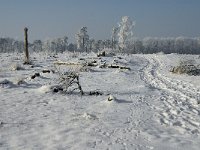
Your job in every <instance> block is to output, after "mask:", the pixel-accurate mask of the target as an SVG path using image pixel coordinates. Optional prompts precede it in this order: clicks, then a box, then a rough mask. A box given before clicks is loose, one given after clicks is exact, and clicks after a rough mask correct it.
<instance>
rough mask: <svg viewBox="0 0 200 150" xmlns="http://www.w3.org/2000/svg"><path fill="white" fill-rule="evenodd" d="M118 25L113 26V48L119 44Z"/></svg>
mask: <svg viewBox="0 0 200 150" xmlns="http://www.w3.org/2000/svg"><path fill="white" fill-rule="evenodd" d="M118 29H119V28H118V27H113V28H112V36H111V38H112V49H115V48H116V44H117V33H118Z"/></svg>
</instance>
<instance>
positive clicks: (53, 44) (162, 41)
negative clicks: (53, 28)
mask: <svg viewBox="0 0 200 150" xmlns="http://www.w3.org/2000/svg"><path fill="white" fill-rule="evenodd" d="M134 26H135V23H134V22H133V21H132V20H131V19H130V18H129V17H128V16H124V17H122V19H121V22H119V23H118V25H117V26H116V27H113V28H112V30H111V37H110V39H106V40H95V39H92V38H90V36H89V34H88V31H87V30H88V29H87V27H82V28H80V30H79V31H78V32H77V33H76V34H75V38H76V43H69V42H68V37H67V36H64V37H61V38H55V39H48V40H44V41H41V40H35V41H33V42H32V43H29V51H30V52H49V53H52V52H53V53H59V52H66V51H70V52H98V51H101V50H106V49H110V50H113V52H121V53H132V54H138V53H143V54H152V53H158V52H163V53H166V54H169V53H179V54H200V37H196V38H188V37H176V38H173V37H169V38H155V37H147V38H144V39H139V38H135V37H134V36H133V32H132V29H133V27H134ZM23 50H24V42H23V41H18V40H15V39H13V38H0V53H7V52H19V53H21V52H23Z"/></svg>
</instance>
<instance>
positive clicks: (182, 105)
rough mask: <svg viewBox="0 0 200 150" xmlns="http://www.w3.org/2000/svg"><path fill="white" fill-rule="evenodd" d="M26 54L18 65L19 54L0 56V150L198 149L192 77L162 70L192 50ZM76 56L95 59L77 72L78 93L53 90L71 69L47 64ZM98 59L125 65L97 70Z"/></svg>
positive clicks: (196, 84) (198, 93) (199, 84)
mask: <svg viewBox="0 0 200 150" xmlns="http://www.w3.org/2000/svg"><path fill="white" fill-rule="evenodd" d="M30 56H31V60H32V65H23V64H22V63H23V55H22V54H15V53H14V54H8V53H4V54H3V53H2V54H1V55H0V149H2V150H4V149H9V150H10V149H11V150H12V149H13V150H16V149H19V150H22V149H24V150H26V149H48V150H53V149H63V150H66V149H83V150H84V149H85V150H86V149H87V150H88V149H110V150H112V149H113V150H117V149H131V150H132V149H136V150H161V149H162V150H169V149H170V150H177V149H181V150H187V149H192V150H198V149H199V147H200V108H199V107H200V104H199V102H200V80H199V76H188V75H185V74H182V75H180V74H172V73H171V72H169V69H170V67H171V66H176V65H177V64H178V62H179V61H180V60H185V59H188V60H195V61H196V63H197V64H200V59H199V56H198V55H178V54H169V55H164V54H151V55H142V54H138V55H126V54H123V55H122V54H121V55H120V54H118V55H117V56H112V57H102V58H97V57H96V54H94V53H91V54H85V53H82V54H81V53H80V54H79V53H77V54H69V53H63V54H57V55H53V54H50V55H45V54H43V53H34V54H30ZM80 58H84V60H86V61H90V62H91V61H92V60H96V61H97V64H98V66H93V67H91V68H89V69H84V70H85V71H84V72H79V74H80V83H81V86H82V88H83V91H84V92H85V94H84V95H82V96H81V94H80V93H78V91H76V92H74V93H71V94H66V93H63V92H57V93H54V92H53V91H52V89H53V87H55V86H57V85H59V81H60V79H59V78H60V74H58V72H62V73H63V72H65V71H70V70H74V71H77V70H79V68H77V66H75V65H74V66H67V65H59V66H56V65H55V64H54V62H59V61H60V62H67V63H74V64H76V63H77V64H79V63H83V61H81V60H80ZM105 62H106V64H108V65H110V64H112V63H115V65H120V66H126V67H129V68H131V69H130V70H126V69H119V68H100V67H99V66H100V65H101V64H102V63H105ZM15 64H17V66H20V67H21V68H23V69H19V70H18V69H11V68H13V67H12V66H16V65H15ZM14 68H15V67H14ZM42 70H50V73H43V72H42ZM35 73H40V76H37V77H35V78H34V79H31V76H32V75H34V74H35ZM90 91H100V92H102V93H103V94H102V95H89V94H88V93H89V92H90ZM109 97H111V98H112V99H113V100H112V101H108V98H109Z"/></svg>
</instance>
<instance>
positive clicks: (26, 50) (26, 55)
mask: <svg viewBox="0 0 200 150" xmlns="http://www.w3.org/2000/svg"><path fill="white" fill-rule="evenodd" d="M24 52H25V60H24V64H29V63H30V62H29V53H28V28H27V27H25V28H24Z"/></svg>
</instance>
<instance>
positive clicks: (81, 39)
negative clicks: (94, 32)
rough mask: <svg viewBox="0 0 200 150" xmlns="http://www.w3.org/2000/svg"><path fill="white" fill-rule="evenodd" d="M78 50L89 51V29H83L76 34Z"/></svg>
mask: <svg viewBox="0 0 200 150" xmlns="http://www.w3.org/2000/svg"><path fill="white" fill-rule="evenodd" d="M76 42H77V48H78V49H81V50H83V51H87V49H88V45H89V35H88V34H87V27H82V28H81V29H80V31H79V32H78V33H77V34H76Z"/></svg>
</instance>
